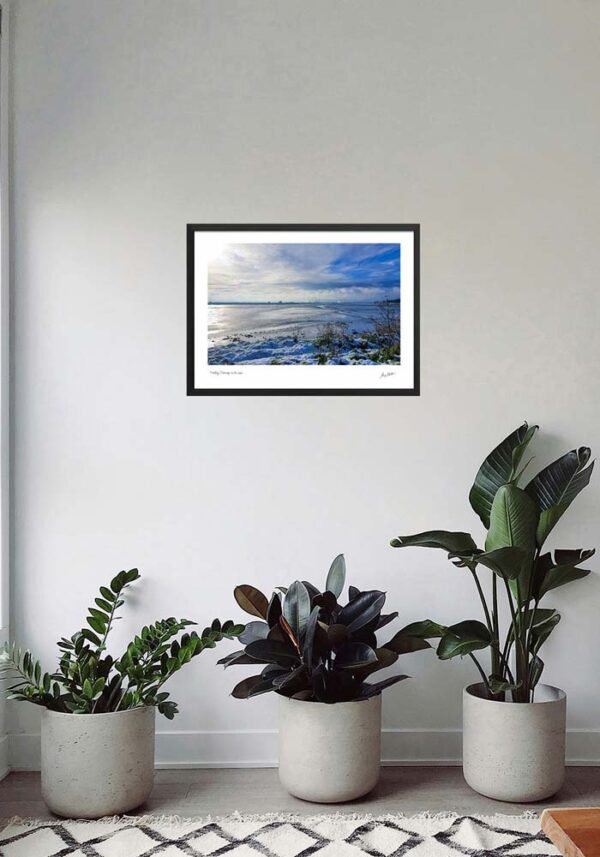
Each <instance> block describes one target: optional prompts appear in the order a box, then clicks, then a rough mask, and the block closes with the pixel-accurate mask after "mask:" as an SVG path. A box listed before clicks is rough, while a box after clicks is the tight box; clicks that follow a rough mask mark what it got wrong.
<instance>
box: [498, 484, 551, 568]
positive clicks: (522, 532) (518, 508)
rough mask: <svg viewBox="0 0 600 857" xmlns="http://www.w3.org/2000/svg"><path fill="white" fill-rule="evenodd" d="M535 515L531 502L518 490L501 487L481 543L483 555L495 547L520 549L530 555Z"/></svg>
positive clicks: (512, 486) (533, 537) (533, 541)
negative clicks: (485, 536) (483, 545)
mask: <svg viewBox="0 0 600 857" xmlns="http://www.w3.org/2000/svg"><path fill="white" fill-rule="evenodd" d="M538 514H539V513H538V509H537V507H536V505H535V503H534V502H533V500H532V499H531V497H529V496H528V495H527V494H526V493H525V492H524V491H522V490H521V488H517V486H516V485H502V486H501V487H500V488H498V490H497V492H496V496H495V497H494V502H493V503H492V508H491V513H490V529H489V532H488V534H487V538H486V540H485V549H486V552H489V551H493V550H496V549H497V548H504V547H520V548H523V549H524V550H525V551H527V552H529V553H533V551H534V549H535V531H536V527H537V522H538Z"/></svg>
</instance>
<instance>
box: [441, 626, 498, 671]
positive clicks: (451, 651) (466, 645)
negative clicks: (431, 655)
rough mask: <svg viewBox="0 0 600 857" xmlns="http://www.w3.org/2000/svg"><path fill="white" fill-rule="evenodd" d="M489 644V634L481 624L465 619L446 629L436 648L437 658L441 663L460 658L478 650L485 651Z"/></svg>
mask: <svg viewBox="0 0 600 857" xmlns="http://www.w3.org/2000/svg"><path fill="white" fill-rule="evenodd" d="M490 642H491V637H490V632H489V630H488V629H487V628H486V626H485V625H484V624H483V622H478V621H477V620H476V619H467V620H466V621H465V622H459V623H458V624H457V625H451V626H450V627H449V628H448V629H447V631H446V633H445V634H444V636H443V637H442V639H441V640H440V642H439V645H438V647H437V656H438V658H440V659H441V660H443V661H445V660H449V659H450V658H455V657H457V656H458V655H460V656H461V657H462V656H463V655H468V654H470V653H471V652H475V651H477V650H478V649H486V648H487V647H488V646H489V645H490Z"/></svg>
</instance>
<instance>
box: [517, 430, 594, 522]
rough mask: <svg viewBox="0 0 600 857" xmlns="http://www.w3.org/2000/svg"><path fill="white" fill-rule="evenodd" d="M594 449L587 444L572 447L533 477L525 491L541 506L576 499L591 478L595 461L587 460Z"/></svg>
mask: <svg viewBox="0 0 600 857" xmlns="http://www.w3.org/2000/svg"><path fill="white" fill-rule="evenodd" d="M591 454H592V453H591V450H590V448H589V447H587V446H580V447H579V449H572V450H571V451H570V452H567V453H565V455H562V456H561V457H560V458H557V459H556V461H553V462H552V464H549V465H548V466H547V467H544V469H543V470H540V472H539V473H538V474H537V476H534V477H533V479H532V480H531V482H529V484H528V485H527V486H526V488H525V490H526V491H527V493H528V494H529V496H530V497H531V498H532V500H534V501H535V502H536V504H537V506H538V508H539V509H540V511H543V510H544V509H550V508H551V507H552V506H558V505H561V504H566V505H567V506H568V505H569V504H570V503H572V502H573V500H574V499H575V497H577V495H578V494H579V492H580V491H581V490H583V488H585V487H586V485H587V484H588V482H589V481H590V477H591V475H592V470H593V469H594V462H593V461H592V463H591V464H590V465H589V467H588V463H589V460H590V456H591Z"/></svg>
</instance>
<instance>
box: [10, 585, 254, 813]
mask: <svg viewBox="0 0 600 857" xmlns="http://www.w3.org/2000/svg"><path fill="white" fill-rule="evenodd" d="M139 577H140V574H139V572H138V570H137V569H135V568H133V569H131V570H130V571H121V572H119V573H118V574H117V575H116V576H115V577H114V578H113V579H112V580H111V582H110V585H109V586H101V587H100V593H99V596H98V597H97V598H96V599H95V602H94V603H95V606H94V607H90V608H89V611H88V615H87V617H86V624H87V626H88V627H85V628H83V629H82V630H81V631H77V632H76V633H75V634H73V636H72V637H70V638H68V639H67V638H65V637H63V638H62V639H61V640H60V642H59V643H58V647H59V649H60V651H61V655H60V660H59V664H58V670H57V671H56V672H55V673H45V672H42V667H41V665H40V662H39V661H37V660H35V658H34V657H33V656H32V654H31V653H30V652H28V651H25V652H23V651H21V650H20V649H19V648H17V646H15V645H11V646H8V647H6V648H5V650H4V652H3V654H2V655H1V656H0V670H1V671H2V673H3V678H4V679H8V680H9V685H8V687H7V691H8V698H9V699H17V700H23V701H26V702H32V703H33V704H34V705H40V706H42V708H43V709H44V710H43V712H42V794H43V797H44V800H45V801H46V803H47V804H48V807H49V808H50V809H51V810H52V812H55V813H56V814H57V815H62V816H70V817H72V818H100V817H101V816H103V815H115V814H120V813H124V812H127V811H129V810H131V809H134V808H135V807H137V806H139V805H140V804H142V803H143V802H144V801H145V800H146V799H147V798H148V796H149V794H150V792H151V790H152V785H153V782H154V721H155V711H156V709H158V710H159V712H160V713H161V714H164V715H165V717H167V718H168V719H169V720H171V719H173V717H174V716H175V714H176V713H177V705H176V703H175V702H173V700H171V699H169V694H168V692H166V691H165V690H164V689H163V686H164V684H165V682H166V681H168V679H169V678H170V677H171V676H172V675H174V673H176V672H177V671H178V670H180V669H181V668H182V666H184V664H187V663H188V662H189V661H190V660H191V659H192V658H194V657H196V655H199V654H200V652H202V651H203V650H204V649H206V648H214V646H215V645H216V643H217V642H219V641H220V640H222V639H223V638H224V637H226V638H228V639H231V638H233V637H237V636H238V635H239V634H240V633H241V631H242V630H243V627H244V626H243V625H234V623H233V622H231V621H229V622H225V623H223V624H221V623H220V622H219V620H218V619H215V621H214V622H213V623H212V625H211V627H210V628H205V629H204V631H203V632H202V634H201V635H199V634H197V633H196V631H192V632H191V633H188V632H187V631H185V629H186V628H187V627H188V626H190V625H194V624H195V623H194V622H190V621H189V620H188V619H179V620H178V619H174V618H169V619H161V620H159V621H158V622H155V623H154V624H153V625H147V626H145V627H144V628H142V630H141V632H140V633H139V635H137V636H136V637H134V639H133V640H132V641H131V643H129V645H128V646H127V648H126V650H125V652H124V653H123V654H122V655H121V656H120V657H118V658H116V659H113V658H112V657H111V655H109V654H108V652H107V650H106V644H107V638H108V635H109V633H110V631H111V629H112V627H113V625H114V622H115V621H116V620H117V618H118V616H117V613H118V611H119V608H120V607H122V605H123V604H124V596H125V590H126V589H127V587H128V586H130V584H132V583H133V582H134V581H136V580H137V579H138V578H139ZM182 631H183V634H181V633H180V632H182Z"/></svg>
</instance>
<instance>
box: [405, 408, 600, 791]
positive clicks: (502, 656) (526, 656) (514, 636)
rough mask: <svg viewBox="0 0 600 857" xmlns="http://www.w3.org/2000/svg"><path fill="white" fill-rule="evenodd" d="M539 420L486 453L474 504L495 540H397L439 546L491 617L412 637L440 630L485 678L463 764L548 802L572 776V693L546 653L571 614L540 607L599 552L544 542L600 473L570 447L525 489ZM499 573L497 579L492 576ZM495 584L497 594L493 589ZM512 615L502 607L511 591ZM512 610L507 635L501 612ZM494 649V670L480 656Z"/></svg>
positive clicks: (470, 691)
mask: <svg viewBox="0 0 600 857" xmlns="http://www.w3.org/2000/svg"><path fill="white" fill-rule="evenodd" d="M537 428H538V427H537V426H531V427H530V426H528V425H527V423H524V424H523V425H522V426H520V428H518V429H516V431H514V432H512V434H510V435H509V436H508V437H507V438H505V440H503V441H502V443H501V444H499V446H497V447H496V448H495V449H494V450H493V451H492V452H491V453H490V454H489V455H488V457H487V458H486V459H485V461H484V462H483V464H482V465H481V467H480V468H479V471H478V473H477V476H476V477H475V482H474V484H473V487H472V488H471V492H470V494H469V501H470V503H471V506H472V508H473V510H474V511H475V512H476V513H477V515H479V518H480V519H481V522H482V523H483V525H484V527H485V529H486V531H487V532H486V537H485V544H484V548H483V549H480V548H478V547H477V545H476V544H475V541H474V540H473V538H472V536H470V535H469V534H468V533H463V532H448V531H446V530H432V531H429V532H425V533H418V534H417V535H413V536H399V537H398V538H395V539H393V540H392V542H391V544H392V546H393V547H410V546H418V547H430V548H440V549H441V550H443V551H445V552H446V553H447V554H448V557H449V559H450V560H451V561H452V562H453V564H454V565H455V566H457V567H458V568H464V569H466V570H467V572H468V573H469V574H471V576H472V577H473V581H474V583H475V587H476V589H477V593H478V595H479V598H480V600H481V606H482V609H483V617H484V621H483V622H481V621H479V620H476V619H468V620H466V621H462V622H459V623H458V624H455V625H450V626H449V627H448V626H444V625H440V624H438V623H436V622H431V621H430V620H427V621H426V622H423V623H420V624H419V623H417V625H416V626H415V627H414V628H413V630H412V633H420V634H422V635H423V636H424V637H426V638H433V637H437V638H439V645H438V647H437V654H438V657H439V658H441V659H442V660H448V659H450V658H454V657H456V656H461V657H464V656H465V655H467V656H468V657H470V658H471V659H472V661H473V662H474V664H475V666H476V668H477V670H478V672H479V675H480V677H481V681H480V682H478V683H476V684H472V685H470V686H469V687H467V688H466V689H465V691H464V694H463V766H464V774H465V779H466V780H467V782H468V783H469V785H470V786H471V787H472V788H474V789H475V790H476V791H478V792H481V793H482V794H484V795H487V796H488V797H492V798H497V799H498V800H508V801H537V800H542V799H544V798H547V797H549V796H550V795H552V794H554V793H555V792H556V791H557V790H558V789H559V788H560V786H561V784H562V781H563V778H564V757H565V715H566V695H565V693H564V691H562V690H560V689H558V688H555V687H551V686H548V685H542V684H540V683H539V682H540V677H541V675H542V671H543V669H544V662H543V661H542V659H541V658H540V649H541V648H542V646H543V644H544V643H545V642H546V640H547V639H548V637H549V636H550V634H551V633H552V631H553V630H554V628H555V627H556V625H557V624H558V622H559V621H560V614H559V613H558V612H557V611H556V610H554V609H553V608H551V607H541V606H540V603H541V602H542V601H543V599H545V596H546V595H547V594H548V593H549V592H551V591H552V590H553V589H556V588H557V587H559V586H563V585H564V584H566V583H570V582H572V581H576V580H581V579H582V578H584V577H586V575H588V574H589V570H588V569H584V568H581V567H580V566H581V564H582V563H583V562H585V561H586V560H588V559H589V558H590V557H591V556H592V555H593V554H594V551H593V550H581V549H577V550H558V549H557V550H554V551H552V550H545V549H544V545H545V543H546V540H547V538H548V536H549V535H550V533H551V532H552V531H553V529H554V527H555V526H556V524H557V523H558V521H559V520H560V518H561V517H562V516H563V514H564V513H565V512H566V510H567V509H568V507H569V506H570V504H571V503H572V501H573V500H574V499H575V497H576V496H577V495H578V494H579V492H580V491H581V490H582V489H583V488H585V487H586V485H587V484H588V483H589V481H590V477H591V475H592V469H593V466H594V465H593V462H592V463H590V450H589V449H588V448H587V447H580V448H579V449H573V450H571V451H570V452H567V453H566V454H565V455H563V456H561V457H560V458H558V459H557V460H556V461H553V462H552V463H551V464H549V465H548V466H547V467H545V468H543V470H540V472H539V473H538V474H537V475H536V476H534V477H533V478H532V479H530V480H529V481H527V482H526V484H525V485H524V487H521V483H522V481H523V473H524V471H525V469H526V468H527V466H528V464H529V462H527V464H525V465H524V466H522V461H523V457H524V455H525V451H526V449H527V447H528V445H529V443H530V442H531V440H532V438H533V436H534V434H535V432H536V430H537ZM489 573H491V581H490V582H489V584H488V583H486V582H485V581H484V580H482V579H481V578H482V575H483V574H489ZM486 586H487V587H488V589H487V592H486V591H485V589H486ZM501 598H502V599H503V600H504V602H505V607H506V609H505V612H504V613H503V614H502V612H501V610H500V599H501ZM503 615H505V616H507V617H508V620H507V623H506V626H505V628H504V631H501V625H502V616H503ZM483 650H488V651H489V656H490V668H489V672H487V671H486V670H484V668H483V666H482V664H481V662H480V659H479V655H478V654H475V653H476V652H477V653H479V652H481V651H483Z"/></svg>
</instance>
